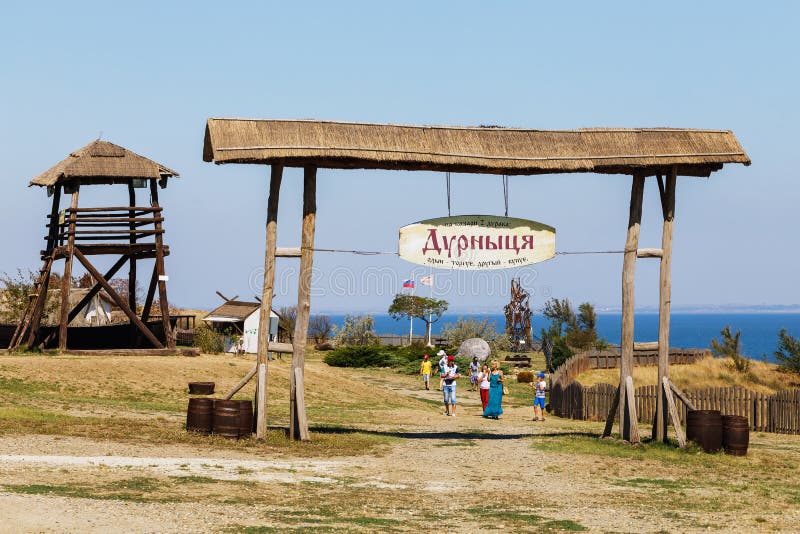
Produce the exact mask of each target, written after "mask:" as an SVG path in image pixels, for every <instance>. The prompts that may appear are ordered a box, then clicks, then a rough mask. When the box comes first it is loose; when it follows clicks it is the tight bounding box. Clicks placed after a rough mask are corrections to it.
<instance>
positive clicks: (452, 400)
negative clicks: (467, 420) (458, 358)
mask: <svg viewBox="0 0 800 534" xmlns="http://www.w3.org/2000/svg"><path fill="white" fill-rule="evenodd" d="M458 378H461V373H459V372H458V365H456V362H455V357H453V356H448V357H447V363H446V364H445V366H444V369H443V370H442V383H443V384H442V391H443V392H444V414H445V415H451V416H455V415H456V379H458Z"/></svg>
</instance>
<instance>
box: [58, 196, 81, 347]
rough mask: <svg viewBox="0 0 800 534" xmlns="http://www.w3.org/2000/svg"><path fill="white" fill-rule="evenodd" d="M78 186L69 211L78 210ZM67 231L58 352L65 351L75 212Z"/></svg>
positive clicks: (73, 249) (71, 216) (73, 248)
mask: <svg viewBox="0 0 800 534" xmlns="http://www.w3.org/2000/svg"><path fill="white" fill-rule="evenodd" d="M79 191H80V185H76V186H75V192H74V193H72V200H71V201H70V209H72V210H76V209H78V192H79ZM69 229H70V232H71V233H70V236H69V238H68V240H67V256H66V261H65V262H64V275H63V277H62V278H61V315H59V317H58V321H59V323H58V350H59V351H65V350H67V324H69V321H68V320H67V317H68V316H69V291H70V288H71V287H72V257H73V255H74V253H75V233H74V232H75V212H74V211H73V212H71V213H70V214H69Z"/></svg>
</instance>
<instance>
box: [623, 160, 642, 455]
mask: <svg viewBox="0 0 800 534" xmlns="http://www.w3.org/2000/svg"><path fill="white" fill-rule="evenodd" d="M643 193H644V176H641V175H634V177H633V183H632V185H631V202H630V212H629V215H628V236H627V239H626V240H625V255H624V258H623V260H622V343H621V351H620V352H621V355H620V366H619V387H620V390H621V391H622V392H624V391H626V380H627V379H628V378H631V376H632V375H631V373H632V372H633V315H634V287H635V274H636V251H637V249H638V248H639V226H640V224H641V222H642V196H643ZM631 380H632V378H631ZM635 410H636V408H635V406H631V405H630V402H629V399H628V396H627V395H624V394H620V400H619V426H620V436H621V437H622V439H624V440H628V441H631V442H638V436H635V437H636V441H634V440H633V437H634V436H632V433H631V427H632V425H633V424H635V422H634V421H632V417H631V414H632V413H634V412H635Z"/></svg>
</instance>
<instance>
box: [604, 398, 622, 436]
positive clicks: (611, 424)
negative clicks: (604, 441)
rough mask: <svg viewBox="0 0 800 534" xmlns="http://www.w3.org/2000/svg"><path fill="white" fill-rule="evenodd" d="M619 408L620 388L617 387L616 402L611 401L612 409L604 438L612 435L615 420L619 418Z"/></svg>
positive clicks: (609, 412) (607, 418)
mask: <svg viewBox="0 0 800 534" xmlns="http://www.w3.org/2000/svg"><path fill="white" fill-rule="evenodd" d="M618 407H619V386H617V391H616V393H614V400H613V401H611V409H610V410H609V411H608V416H607V417H606V426H605V428H604V429H603V437H604V438H607V437H608V436H610V435H611V429H612V428H614V419H616V416H617V408H618Z"/></svg>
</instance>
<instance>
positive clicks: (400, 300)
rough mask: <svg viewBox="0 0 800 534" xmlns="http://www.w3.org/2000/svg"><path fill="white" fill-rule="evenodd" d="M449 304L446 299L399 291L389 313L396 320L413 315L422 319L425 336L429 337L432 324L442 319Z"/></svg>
mask: <svg viewBox="0 0 800 534" xmlns="http://www.w3.org/2000/svg"><path fill="white" fill-rule="evenodd" d="M448 305H449V304H448V303H447V301H446V300H437V299H432V298H428V297H419V296H417V295H405V294H403V293H398V294H397V295H395V296H394V300H393V301H392V305H391V306H389V315H390V316H391V317H392V319H394V320H396V321H397V320H400V319H403V318H411V317H416V318H417V319H422V320H423V321H425V337H426V338H429V337H430V333H431V325H432V324H433V323H435V322H436V321H438V320H439V319H441V317H442V314H444V312H446V311H447V306H448Z"/></svg>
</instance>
